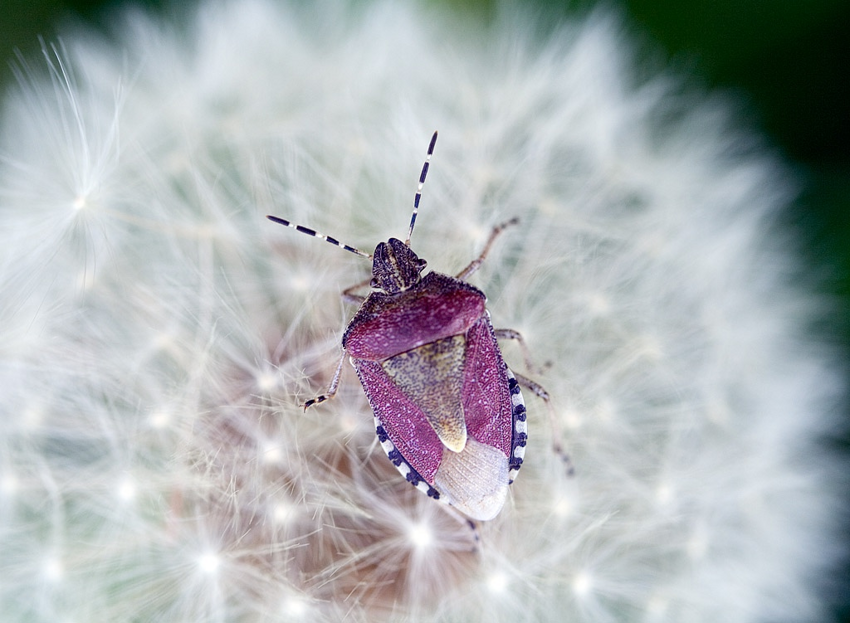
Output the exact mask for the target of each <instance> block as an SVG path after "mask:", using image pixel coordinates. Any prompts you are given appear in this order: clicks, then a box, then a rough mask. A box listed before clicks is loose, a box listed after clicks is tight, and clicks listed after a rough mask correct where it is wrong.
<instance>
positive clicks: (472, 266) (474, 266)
mask: <svg viewBox="0 0 850 623" xmlns="http://www.w3.org/2000/svg"><path fill="white" fill-rule="evenodd" d="M517 223H519V219H518V218H517V217H514V218H512V219H511V220H509V221H505V222H504V223H501V224H499V225H496V226H495V227H494V228H493V231H491V232H490V237H489V238H488V239H487V244H485V245H484V250H483V251H481V255H479V256H478V257H476V258H475V259H474V260H472V261H471V262H470V263H469V266H467V267H466V268H464V269H463V270H462V271H460V272H459V273H458V274H457V279H466V278H467V277H469V276H470V275H471V274H472V273H474V272H475V271H476V270H478V268H479V267H480V266H481V264H482V263H483V262H484V260H485V259H487V254H488V253H490V247H492V246H493V243H494V242H495V241H496V238H498V237H499V234H501V233H502V232H503V231H505V229H507V228H508V227H510V226H511V225H516V224H517Z"/></svg>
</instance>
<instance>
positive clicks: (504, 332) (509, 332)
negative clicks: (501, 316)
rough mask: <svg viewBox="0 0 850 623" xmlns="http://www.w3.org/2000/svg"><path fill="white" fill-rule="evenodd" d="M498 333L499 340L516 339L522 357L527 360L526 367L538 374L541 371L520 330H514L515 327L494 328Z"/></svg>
mask: <svg viewBox="0 0 850 623" xmlns="http://www.w3.org/2000/svg"><path fill="white" fill-rule="evenodd" d="M494 331H495V333H496V339H497V340H516V342H517V344H518V345H519V349H520V350H521V351H522V358H523V360H524V361H525V369H526V370H528V371H529V372H533V373H534V374H537V373H539V372H540V368H539V367H538V366H536V365H534V361H533V360H532V359H531V351H530V350H528V344H526V343H525V340H524V339H523V338H522V333H520V332H519V331H514V330H513V329H494Z"/></svg>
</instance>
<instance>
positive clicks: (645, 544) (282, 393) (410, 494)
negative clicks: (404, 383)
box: [0, 0, 837, 623]
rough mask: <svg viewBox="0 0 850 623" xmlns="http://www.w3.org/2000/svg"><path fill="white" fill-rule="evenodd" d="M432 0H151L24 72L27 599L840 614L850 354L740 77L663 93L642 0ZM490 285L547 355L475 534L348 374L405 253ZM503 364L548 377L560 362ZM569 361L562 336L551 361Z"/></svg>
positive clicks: (12, 277)
mask: <svg viewBox="0 0 850 623" xmlns="http://www.w3.org/2000/svg"><path fill="white" fill-rule="evenodd" d="M464 20H465V18H462V17H458V16H451V15H443V14H441V13H439V12H438V11H437V10H434V9H431V10H427V11H426V10H422V9H417V8H415V7H413V6H411V5H408V4H407V3H404V4H402V3H380V2H378V3H372V4H366V5H364V6H359V8H351V7H349V8H347V9H344V8H341V7H340V6H338V5H337V4H335V3H327V4H325V5H323V6H321V7H320V8H315V9H295V8H291V7H286V6H280V5H276V4H273V3H272V2H269V1H266V0H248V1H244V2H230V3H210V4H208V5H206V8H204V9H202V10H201V11H199V12H198V13H197V14H196V15H194V16H192V18H191V20H190V23H188V24H187V25H184V26H183V27H181V28H179V29H178V28H176V27H168V26H164V25H163V24H161V23H157V22H154V21H151V20H148V19H147V18H145V17H143V16H141V15H136V14H133V15H130V16H128V18H127V19H126V20H125V22H124V24H123V25H122V26H120V27H119V28H118V29H117V32H118V33H119V36H118V37H117V38H116V40H117V41H120V46H119V45H118V44H115V43H107V42H92V39H91V37H90V36H83V35H81V36H78V37H77V36H72V37H70V38H68V39H66V46H67V49H53V50H51V49H47V50H46V51H45V56H44V58H43V59H30V61H29V62H28V63H26V64H25V65H24V67H23V71H22V78H23V80H22V84H21V85H20V87H19V88H17V89H13V90H12V91H11V92H10V93H9V94H8V96H7V98H6V100H5V106H4V109H3V119H2V127H0V132H2V135H0V236H2V239H0V242H2V248H0V291H2V301H0V387H2V391H0V414H2V419H0V552H2V553H1V554H0V578H2V581H0V611H2V613H3V615H2V618H3V620H4V621H28V622H32V621H50V622H54V621H193V622H205V621H278V620H287V621H296V620H304V621H311V622H312V621H340V620H346V621H378V620H398V621H428V620H441V621H505V622H510V623H520V622H522V621H571V622H580V621H587V622H594V623H606V622H608V621H651V622H655V621H675V622H678V623H689V622H697V621H704V622H716V621H724V622H727V623H730V622H731V623H735V622H748V621H768V620H769V621H802V620H806V619H812V620H817V618H818V617H819V616H820V615H821V614H822V612H821V610H820V606H821V601H820V597H819V593H818V590H819V587H818V584H817V581H816V580H817V577H818V575H819V574H821V573H823V571H824V569H825V568H826V566H827V565H828V564H829V563H831V561H832V559H833V557H834V556H835V554H836V552H835V545H834V544H833V535H832V532H831V527H830V526H831V522H832V521H833V516H834V512H835V509H834V507H833V500H834V497H833V494H832V493H831V492H830V490H829V487H828V478H829V473H830V464H829V460H828V459H827V458H825V457H824V453H823V451H822V450H821V449H820V448H819V447H818V446H817V444H816V442H817V439H818V436H819V435H821V434H822V433H823V432H824V431H829V430H830V427H831V426H832V422H831V421H830V417H831V416H830V415H829V406H830V400H831V399H832V397H833V396H834V394H835V391H836V388H837V380H836V378H835V376H834V375H833V373H832V372H831V370H830V364H829V360H828V357H827V356H826V354H824V352H822V349H820V348H819V347H818V345H817V344H815V343H813V342H812V341H811V340H809V339H808V338H806V336H805V331H804V329H805V326H806V324H807V323H809V322H810V321H811V320H812V319H813V317H814V315H815V314H816V313H817V305H816V304H815V303H814V302H813V301H812V299H811V298H810V296H809V295H807V294H806V293H805V292H801V291H799V290H798V289H795V288H793V287H791V286H789V285H788V284H787V277H788V274H789V272H790V268H791V267H793V261H791V260H792V258H790V257H789V256H788V255H787V254H786V253H785V252H784V251H783V250H782V249H781V246H782V245H781V241H780V240H779V237H780V233H779V230H778V229H777V228H775V226H773V225H772V223H771V220H772V218H773V217H774V216H775V215H776V213H777V210H778V209H779V208H781V207H782V205H783V204H784V202H786V201H787V200H788V197H789V193H790V189H789V188H788V186H786V183H785V181H784V179H783V171H782V170H781V168H779V167H777V166H776V165H775V163H773V162H772V161H771V160H770V159H769V158H767V157H765V156H764V155H763V154H760V153H759V151H758V148H754V147H753V146H752V144H750V142H748V140H746V137H742V136H741V134H740V133H739V132H738V131H737V130H735V129H734V128H733V127H732V125H731V124H730V122H729V115H728V114H727V111H725V109H724V107H723V105H722V104H718V103H716V102H713V103H702V104H701V103H699V101H698V100H697V99H696V98H689V97H685V96H683V95H682V93H681V92H680V91H679V90H677V89H676V88H675V86H674V85H673V84H672V83H671V82H670V81H669V80H668V79H667V78H666V77H663V76H662V77H660V78H656V79H652V80H644V81H642V82H640V83H638V82H637V81H636V80H634V79H633V78H630V73H629V72H630V69H629V68H628V67H627V63H625V62H624V60H625V59H626V58H628V56H629V53H630V49H629V47H628V46H627V45H624V44H623V42H622V37H621V35H620V34H619V32H618V29H617V28H616V26H615V25H614V23H613V22H611V21H609V20H606V19H590V20H586V21H584V22H577V23H573V24H566V25H564V26H562V27H559V28H558V29H556V30H555V31H554V32H553V33H550V34H548V35H541V34H540V32H539V31H536V30H535V29H534V28H533V27H532V26H531V25H530V24H529V23H528V20H526V19H524V18H523V17H522V16H521V15H501V16H500V17H499V18H497V19H496V21H495V23H494V24H492V25H490V26H489V27H486V28H485V27H483V26H479V25H476V24H475V23H473V22H470V21H464ZM434 129H439V131H440V139H439V141H438V143H437V149H436V152H435V154H434V157H433V160H432V166H431V172H430V175H429V178H428V181H427V184H426V186H425V189H424V195H423V199H422V205H421V210H420V214H419V220H418V222H417V227H416V231H415V232H414V234H413V240H412V246H413V248H414V250H415V251H416V252H417V253H418V254H419V255H420V256H421V257H423V258H425V259H427V260H428V261H429V267H430V268H431V269H433V270H437V271H439V272H445V273H450V274H453V273H456V272H458V271H459V270H460V269H461V268H462V267H463V266H464V265H465V264H466V263H467V262H468V261H469V260H470V259H471V258H472V257H474V256H475V255H476V254H477V253H478V252H479V251H480V249H481V247H482V244H483V242H484V240H485V239H486V236H487V234H488V232H489V229H490V228H491V227H492V226H493V225H494V224H496V223H498V222H501V221H503V220H505V219H508V218H510V217H513V216H518V217H519V218H520V220H521V223H520V225H519V226H518V227H513V228H510V229H508V230H507V231H506V232H505V233H504V235H503V236H502V238H501V239H500V240H499V241H498V242H497V244H496V246H495V248H494V250H493V253H492V254H491V256H490V257H489V258H488V260H487V261H486V263H485V264H484V266H483V267H482V269H481V270H480V271H479V273H477V274H476V275H474V276H473V278H472V282H473V283H475V284H476V285H478V286H479V287H481V288H482V289H483V290H484V291H485V292H486V293H487V294H488V297H489V303H488V305H489V309H490V310H491V314H492V317H493V322H494V325H495V326H497V327H509V328H513V329H517V330H519V331H520V332H521V333H523V335H524V336H525V338H526V340H527V341H528V344H529V347H530V350H531V353H532V356H533V358H534V359H535V360H536V361H537V363H538V364H539V367H541V368H543V369H542V370H541V371H537V372H536V373H534V372H532V373H530V374H531V375H532V376H534V377H535V378H536V380H538V381H539V382H540V383H541V384H542V385H543V386H544V387H545V388H546V389H547V390H548V391H549V392H550V394H551V395H552V397H553V400H554V405H555V410H556V413H557V414H558V417H559V419H560V426H561V428H562V432H563V436H564V440H565V442H566V445H567V448H568V451H569V452H570V454H571V456H572V460H573V462H574V464H575V467H576V473H575V476H574V477H572V478H569V477H567V476H566V475H565V474H564V473H563V466H562V465H561V463H560V462H559V459H558V458H557V456H555V455H554V454H553V453H552V452H551V451H550V446H551V441H552V440H551V432H550V429H549V427H548V423H547V416H546V409H545V407H544V405H543V404H542V403H541V402H540V400H539V399H537V398H536V397H534V396H532V395H529V394H526V402H527V404H528V407H529V414H530V417H529V435H530V442H529V447H528V451H527V453H526V460H525V465H524V467H523V469H522V470H521V471H520V473H519V477H518V479H517V482H516V483H515V484H514V485H513V486H512V487H511V494H510V498H509V500H508V503H507V505H506V507H505V508H504V510H503V511H502V513H501V514H500V515H499V516H498V517H497V518H496V519H495V520H494V521H492V522H487V523H483V524H481V525H480V526H479V531H480V537H481V543H480V546H479V551H478V552H477V553H472V552H470V551H469V550H470V548H471V532H470V530H469V528H468V527H467V526H465V525H464V524H462V523H459V522H458V521H456V518H455V517H453V516H451V515H450V514H448V513H446V511H445V508H444V507H443V506H442V505H440V504H436V503H434V502H433V501H431V500H429V499H427V498H426V496H424V495H422V494H421V493H420V492H418V491H416V490H414V489H413V487H411V486H410V485H409V484H407V483H405V482H404V481H403V480H401V479H400V478H399V476H398V474H397V473H396V471H395V470H394V469H393V467H392V465H391V464H390V463H389V461H387V459H386V457H385V456H384V455H383V452H382V451H381V449H380V447H379V446H378V444H377V441H376V439H375V435H374V430H373V426H372V418H371V417H370V414H369V408H368V405H367V403H366V400H365V398H364V396H363V393H362V390H361V389H360V387H359V385H358V383H357V379H356V377H355V376H354V374H353V373H352V372H351V369H350V367H349V366H348V365H346V366H345V369H344V373H343V378H342V386H341V389H340V393H339V395H338V396H337V398H336V399H335V400H333V401H331V402H330V403H328V404H325V405H321V406H319V407H316V408H314V409H311V410H310V411H308V412H307V413H304V412H302V410H301V409H300V408H299V407H298V402H299V401H304V400H306V399H308V398H311V397H313V396H315V395H316V394H318V393H321V392H323V391H324V390H325V389H326V387H327V383H328V381H329V379H330V376H331V374H332V373H333V369H334V365H335V362H336V360H337V357H338V353H339V351H338V348H339V346H338V345H339V340H340V336H341V332H342V328H343V327H344V324H345V322H346V320H347V318H349V317H350V315H351V313H352V311H353V310H351V309H346V308H344V306H343V305H342V303H341V302H340V299H339V293H340V291H341V290H342V289H344V288H345V287H347V286H349V285H352V284H354V283H356V282H358V281H360V280H362V279H363V278H365V277H366V276H367V275H368V269H369V266H368V262H366V261H364V260H363V259H362V258H357V257H355V256H354V255H351V254H349V253H345V252H344V251H342V250H339V249H336V248H333V247H331V246H330V245H328V244H326V243H324V242H322V241H320V240H316V239H311V238H309V237H307V236H303V235H300V234H297V233H295V232H293V231H292V230H290V229H284V228H282V227H280V226H278V225H275V224H273V223H270V222H269V221H267V220H266V219H265V218H264V215H265V214H267V213H271V214H278V215H280V216H282V217H284V218H287V219H291V220H293V221H295V222H297V223H301V224H304V225H306V226H309V227H313V228H316V229H318V230H319V231H321V232H324V233H327V234H329V235H332V236H334V237H336V238H337V239H339V240H342V241H343V242H346V243H348V244H351V245H354V246H357V247H359V248H362V249H364V250H365V251H367V252H371V251H372V249H373V248H374V245H375V244H376V243H377V242H379V241H381V240H386V239H387V238H389V237H390V236H396V237H404V235H405V234H406V228H407V224H408V219H409V215H410V208H411V205H412V199H413V193H414V190H415V187H416V180H417V176H418V174H419V168H420V166H421V163H422V160H423V158H424V153H425V148H426V146H427V141H428V139H429V137H430V134H431V132H432V131H433V130H434ZM504 354H505V357H506V359H507V360H508V362H509V365H511V366H512V368H513V369H515V370H516V371H518V372H523V371H524V365H523V359H522V353H521V352H520V351H519V349H518V348H517V347H516V345H513V344H510V343H507V344H505V346H504ZM544 364H547V365H544Z"/></svg>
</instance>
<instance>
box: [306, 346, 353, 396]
mask: <svg viewBox="0 0 850 623" xmlns="http://www.w3.org/2000/svg"><path fill="white" fill-rule="evenodd" d="M344 361H345V349H343V351H342V357H340V358H339V363H338V364H337V366H336V372H334V377H333V379H331V386H330V387H328V392H327V393H326V394H322V395H321V396H316V397H315V398H312V399H310V400H308V401H307V402H305V403H304V404H302V405H301V406H302V407H303V408H304V410H305V411H306V410H307V409H309V408H310V407H312V406H313V405H317V404H321V403H323V402H325V401H327V400H330V399H331V398H333V397H334V396H336V390H337V389H338V388H339V377H340V375H341V374H342V364H343V362H344Z"/></svg>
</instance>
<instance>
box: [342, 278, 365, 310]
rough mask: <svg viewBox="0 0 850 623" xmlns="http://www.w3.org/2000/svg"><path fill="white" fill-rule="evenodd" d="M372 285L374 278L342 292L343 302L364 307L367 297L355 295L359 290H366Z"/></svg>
mask: <svg viewBox="0 0 850 623" xmlns="http://www.w3.org/2000/svg"><path fill="white" fill-rule="evenodd" d="M371 283H372V278H371V277H369V278H368V279H364V280H363V281H361V282H360V283H355V284H354V285H353V286H350V287H348V288H346V289H345V290H343V291H342V300H343V301H345V302H346V303H350V304H352V305H362V304H363V301H365V300H366V297H365V296H361V295H359V294H354V293H355V292H356V291H357V290H360V289H361V288H365V287H366V286H368V285H369V284H371Z"/></svg>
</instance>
